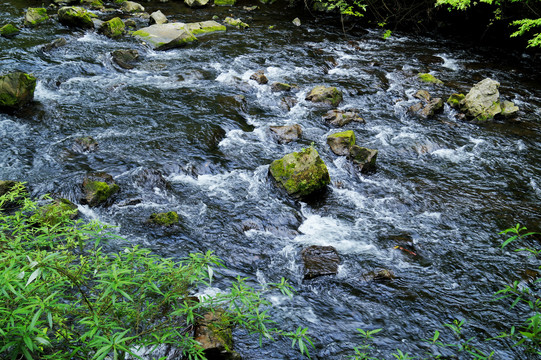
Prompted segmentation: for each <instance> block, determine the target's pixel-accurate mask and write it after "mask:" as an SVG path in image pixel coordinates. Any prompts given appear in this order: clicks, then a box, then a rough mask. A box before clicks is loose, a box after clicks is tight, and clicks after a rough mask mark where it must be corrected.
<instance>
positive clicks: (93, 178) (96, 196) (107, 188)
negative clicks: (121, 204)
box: [81, 173, 120, 207]
mask: <svg viewBox="0 0 541 360" xmlns="http://www.w3.org/2000/svg"><path fill="white" fill-rule="evenodd" d="M82 188H83V193H84V198H83V199H82V200H81V202H83V203H86V204H88V205H89V206H91V207H95V206H100V205H107V204H109V203H110V202H111V197H112V196H113V195H114V194H116V193H117V192H118V191H120V187H119V186H118V185H117V184H116V183H115V182H114V180H113V177H112V176H111V175H109V174H106V173H95V174H91V175H89V176H88V177H87V178H85V179H84V181H83V185H82Z"/></svg>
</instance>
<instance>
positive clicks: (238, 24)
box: [224, 17, 250, 29]
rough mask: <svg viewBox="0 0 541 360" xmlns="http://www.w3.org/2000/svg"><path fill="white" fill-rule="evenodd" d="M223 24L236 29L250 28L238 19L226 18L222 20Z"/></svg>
mask: <svg viewBox="0 0 541 360" xmlns="http://www.w3.org/2000/svg"><path fill="white" fill-rule="evenodd" d="M224 22H225V23H226V24H229V25H231V26H236V27H237V28H238V29H241V28H242V29H246V28H247V27H250V25H248V24H246V23H245V22H242V21H241V20H240V19H233V18H232V17H226V18H225V19H224Z"/></svg>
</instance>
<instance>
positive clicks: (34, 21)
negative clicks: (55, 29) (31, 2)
mask: <svg viewBox="0 0 541 360" xmlns="http://www.w3.org/2000/svg"><path fill="white" fill-rule="evenodd" d="M47 20H49V15H47V9H45V8H28V10H26V14H25V15H24V24H25V25H26V26H36V25H39V24H41V23H43V22H45V21H47Z"/></svg>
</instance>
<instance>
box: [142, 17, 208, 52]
mask: <svg viewBox="0 0 541 360" xmlns="http://www.w3.org/2000/svg"><path fill="white" fill-rule="evenodd" d="M185 25H186V24H183V23H168V24H161V25H158V24H154V25H151V26H148V27H146V28H142V29H139V30H137V31H135V32H134V33H133V34H132V35H133V36H134V37H136V38H138V39H140V40H142V41H144V42H146V43H147V44H149V45H150V46H152V47H153V48H154V49H156V50H168V49H173V48H176V47H182V46H186V45H187V44H189V43H192V42H194V41H197V38H196V37H195V36H194V35H193V34H192V33H191V32H190V31H188V30H186V29H185Z"/></svg>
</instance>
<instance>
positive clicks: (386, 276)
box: [363, 269, 396, 282]
mask: <svg viewBox="0 0 541 360" xmlns="http://www.w3.org/2000/svg"><path fill="white" fill-rule="evenodd" d="M395 277H396V276H395V275H394V273H393V272H392V271H391V270H388V269H381V270H378V271H371V272H369V273H366V274H363V279H364V280H365V281H376V282H387V281H391V280H393V279H394V278H395Z"/></svg>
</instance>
